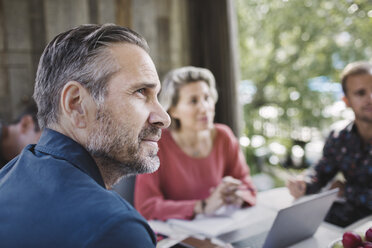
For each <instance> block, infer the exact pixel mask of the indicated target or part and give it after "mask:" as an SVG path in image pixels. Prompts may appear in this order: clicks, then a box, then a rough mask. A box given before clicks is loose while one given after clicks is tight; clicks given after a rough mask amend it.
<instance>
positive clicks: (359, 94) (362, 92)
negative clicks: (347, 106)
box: [356, 90, 366, 96]
mask: <svg viewBox="0 0 372 248" xmlns="http://www.w3.org/2000/svg"><path fill="white" fill-rule="evenodd" d="M365 94H366V92H365V91H364V90H359V91H357V92H356V95H358V96H364V95H365Z"/></svg>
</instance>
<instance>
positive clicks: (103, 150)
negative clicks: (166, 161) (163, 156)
mask: <svg viewBox="0 0 372 248" xmlns="http://www.w3.org/2000/svg"><path fill="white" fill-rule="evenodd" d="M96 120H97V122H96V124H95V125H94V127H93V128H92V130H91V131H90V134H89V138H88V141H87V145H86V147H87V148H86V149H87V150H88V152H89V153H90V154H91V155H92V156H93V157H94V159H95V160H96V162H97V165H98V167H99V169H100V171H101V174H102V176H103V178H104V181H105V184H106V186H108V187H109V188H110V187H111V186H112V185H114V184H115V183H116V182H118V181H119V180H120V179H121V178H122V177H124V176H129V175H136V174H143V173H152V172H154V171H156V170H157V169H158V168H159V165H160V162H159V158H158V156H157V150H156V151H155V152H151V153H149V154H141V150H140V144H141V141H142V139H143V138H145V137H148V136H149V135H152V136H154V135H156V136H159V137H160V135H161V130H160V129H159V128H157V127H154V126H149V127H145V128H143V129H142V130H141V132H140V134H139V136H138V137H136V138H133V137H132V136H133V135H131V134H132V132H131V130H132V128H130V127H128V126H125V125H124V124H121V123H119V122H118V121H115V119H114V118H113V115H112V114H111V112H110V111H109V110H107V109H105V108H103V107H101V108H98V111H97V115H96Z"/></svg>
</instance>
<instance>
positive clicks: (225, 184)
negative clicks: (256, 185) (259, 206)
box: [194, 176, 244, 215]
mask: <svg viewBox="0 0 372 248" xmlns="http://www.w3.org/2000/svg"><path fill="white" fill-rule="evenodd" d="M241 186H242V182H241V181H240V180H238V179H235V178H233V177H230V176H228V177H224V178H223V179H222V182H221V183H220V184H219V185H218V186H217V187H216V188H215V189H213V191H212V193H211V195H210V196H209V197H208V198H206V199H205V200H201V201H198V202H197V203H196V205H195V208H194V212H195V214H199V213H204V214H206V215H211V214H213V213H214V212H215V211H216V210H217V209H219V208H220V207H222V206H223V205H231V204H232V205H236V206H238V207H240V206H241V205H242V204H243V202H244V201H243V199H242V198H241V197H240V195H239V190H242V187H241Z"/></svg>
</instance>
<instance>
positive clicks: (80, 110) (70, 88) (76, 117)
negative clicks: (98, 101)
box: [60, 81, 93, 128]
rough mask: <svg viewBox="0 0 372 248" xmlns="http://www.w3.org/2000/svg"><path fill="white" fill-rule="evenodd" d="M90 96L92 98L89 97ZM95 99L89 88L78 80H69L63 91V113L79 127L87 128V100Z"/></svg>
mask: <svg viewBox="0 0 372 248" xmlns="http://www.w3.org/2000/svg"><path fill="white" fill-rule="evenodd" d="M89 98H90V99H89ZM89 100H91V101H93V100H92V99H91V96H90V94H89V93H88V92H87V90H86V89H85V88H84V87H83V86H82V85H81V84H80V83H79V82H76V81H69V82H68V83H67V84H66V85H65V86H64V87H63V89H62V92H61V102H60V104H61V114H62V116H64V117H66V118H67V119H68V120H69V121H70V123H71V124H72V125H73V126H74V127H77V128H86V127H87V124H88V109H87V107H86V104H85V101H89Z"/></svg>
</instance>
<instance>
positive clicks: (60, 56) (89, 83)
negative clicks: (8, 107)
mask: <svg viewBox="0 0 372 248" xmlns="http://www.w3.org/2000/svg"><path fill="white" fill-rule="evenodd" d="M117 43H129V44H134V45H137V46H139V47H141V48H143V49H144V50H145V51H146V52H148V51H149V48H148V45H147V42H146V40H145V39H144V38H143V37H142V36H141V35H139V34H138V33H136V32H134V31H132V30H130V29H129V28H125V27H121V26H118V25H114V24H104V25H96V24H86V25H80V26H78V27H75V28H73V29H71V30H68V31H66V32H64V33H61V34H59V35H57V36H56V37H55V38H54V39H53V40H52V41H51V42H50V43H49V44H48V45H47V47H46V48H45V50H44V52H43V54H42V55H41V58H40V62H39V66H38V70H37V74H36V82H35V89H34V96H33V97H34V99H35V101H36V103H37V106H38V109H39V111H38V119H39V125H40V128H44V127H50V126H51V125H52V124H54V123H58V116H59V112H60V109H59V99H60V97H61V91H62V89H63V87H64V85H65V84H66V83H67V82H69V81H77V82H79V83H80V84H81V85H82V86H83V87H85V88H86V89H87V90H88V92H89V93H90V94H91V95H92V97H93V99H94V101H95V102H96V104H102V103H103V101H104V98H105V95H106V91H107V87H106V86H107V82H108V81H109V79H110V78H111V76H112V75H113V74H115V73H116V72H117V71H118V70H119V65H118V64H117V62H116V61H115V59H114V57H113V56H112V55H111V54H110V52H109V50H108V47H110V46H111V45H114V44H117ZM128 59H130V58H128Z"/></svg>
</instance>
